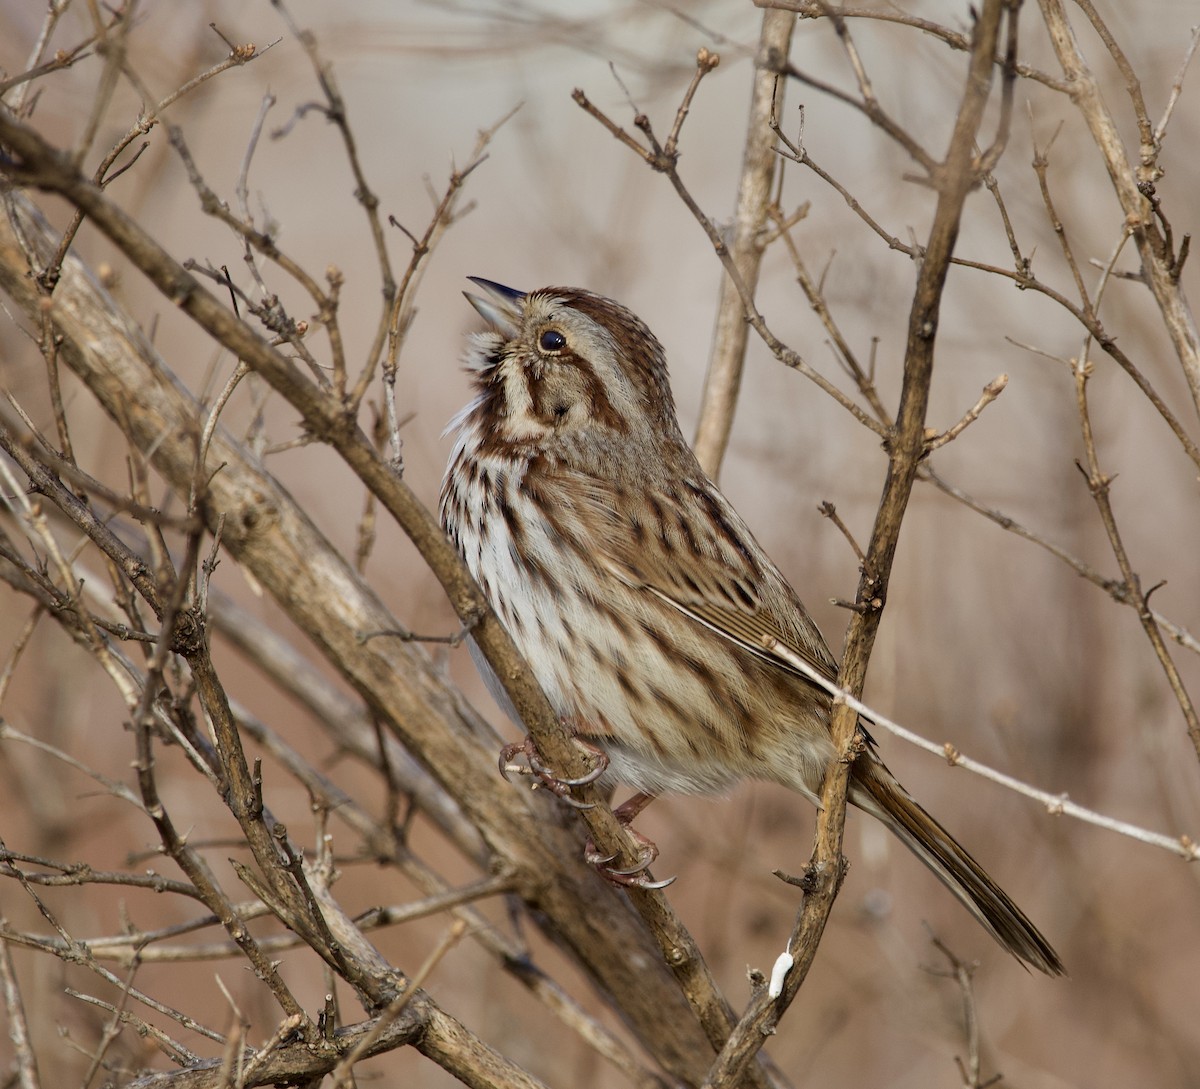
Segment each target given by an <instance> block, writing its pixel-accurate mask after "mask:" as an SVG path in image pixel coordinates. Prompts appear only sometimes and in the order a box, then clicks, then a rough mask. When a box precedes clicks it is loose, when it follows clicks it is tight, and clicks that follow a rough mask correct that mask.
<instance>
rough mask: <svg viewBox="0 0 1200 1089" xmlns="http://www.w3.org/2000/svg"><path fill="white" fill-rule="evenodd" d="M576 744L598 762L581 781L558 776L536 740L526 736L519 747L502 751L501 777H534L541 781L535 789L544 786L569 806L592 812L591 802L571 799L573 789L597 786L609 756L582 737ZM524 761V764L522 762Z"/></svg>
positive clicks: (508, 746) (514, 746)
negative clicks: (513, 775) (542, 755)
mask: <svg viewBox="0 0 1200 1089" xmlns="http://www.w3.org/2000/svg"><path fill="white" fill-rule="evenodd" d="M574 741H575V744H576V745H578V746H580V748H583V749H585V750H586V751H587V753H588V755H589V756H591V757H592V758H593V759H594V761H595V763H594V765H593V767H592V769H591V770H590V771H589V772H588V773H587V774H586V775H581V776H579V777H578V778H575V779H570V778H567V777H566V776H562V775H559V774H557V773H556V772H555V771H554V769H553V768H551V767H550V766H549V765H547V764H546V762H545V761H544V760H543V759H542V757H541V754H540V753H539V752H538V751H537V746H536V745H535V744H534V743H533V738H532V737H531V736H530V735H529V734H526V735H525V740H524V741H521V742H518V743H517V744H516V745H505V746H504V748H502V749H501V750H500V774H501V775H503V776H504V778H505V779H507V778H508V777H509V775H512V774H515V775H534V776H536V777H537V780H538V781H537V782H536V783H534V784H533V785H534V787H535V788H536V787H538V786H544V787H546V789H547V790H549V791H551V792H552V793H553V794H555V795H557V796H558V797H559V798H562V800H563V801H565V802H566V803H567V804H568V805H573V806H574V807H575V808H576V809H591V808H592V805H591V803H590V802H577V801H576V800H575V799H574V798H572V797H571V789H572V788H573V787H580V786H586V785H587V784H588V783H594V782H595V781H596V780H597V779H599V778H600V776H601V775H603V774H604V772H605V771H606V770H607V768H608V754H607V753H605V751H604V750H603V749H601V748H599V747H597V746H596V745H593V744H592V743H591V742H590V741H584V740H583V739H582V738H579V737H576V738H575V739H574ZM522 761H523V762H522Z"/></svg>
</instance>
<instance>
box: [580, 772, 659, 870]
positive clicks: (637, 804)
mask: <svg viewBox="0 0 1200 1089" xmlns="http://www.w3.org/2000/svg"><path fill="white" fill-rule="evenodd" d="M652 801H654V795H653V794H643V793H638V794H635V795H634V796H633V797H632V798H630V799H629V801H627V802H625V803H624V804H622V805H620V806H618V807H617V808H616V809H614V810H613V816H614V817H616V818H617V820H618V822H619V823H620V824H621V827H623V828H624V829H625V831H626V832H628V833H629V834H630V836H632V837H633V842H634V843H635V844H637V848H638V861H637V863H636V865H633V866H630V867H629V868H628V869H624V870H621V869H617V868H615V867H613V866H610V865H609V863H610V862H612V861H613V859H614V858H616V857H617V856H616V855H602V854H601V853H600V852H599V851H598V850H596V845H595V844H594V843H593V842H592V841H591V840H590V839H589V840H588V841H587V843H586V844H585V845H584V848H583V859H584V861H585V862H587V863H588V864H589V865H591V866H595V868H596V870H597V871H598V872H599V874H600V876H601V877H603V878H605V879H606V880H608V881H611V882H612V883H613V884H614V885H620V886H622V887H623V888H629V887H633V888H639V889H665V888H666V887H667V886H668V885H669V884H671V882H672V881H674V880H675V878H673V877H667V878H664V879H663V880H662V881H653V880H651V878H650V875H649V874H648V873H647V872H646V871H647V870H648V869H649V868H650V863H652V862H653V861H654V860H655V859H656V858H658V845H657V844H656V843H654V841H653V840H650V839H648V838H647V837H646V836H643V835H642V833H641V832H639V831H638V830H637V829H636V828H634V827H632V821H633V819H634V817H636V816H637V815H638V814H639V813H640V812H641V811H642V810H643V809H645V808H646V806H648V805H649V804H650V803H651V802H652Z"/></svg>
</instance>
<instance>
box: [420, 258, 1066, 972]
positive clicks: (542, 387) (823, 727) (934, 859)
mask: <svg viewBox="0 0 1200 1089" xmlns="http://www.w3.org/2000/svg"><path fill="white" fill-rule="evenodd" d="M471 279H472V281H473V282H474V283H475V284H477V285H478V286H479V287H480V288H481V289H482V291H483V296H475V295H471V294H467V299H468V300H469V301H470V302H471V303H472V305H473V306H474V307H475V308H476V310H478V311H479V313H480V314H481V315H482V316H483V317H484V318H486V319H487V321H488V322H489V323H490V324H491V326H492V327H493V331H491V332H487V333H479V334H476V335H474V336H473V338H472V340H471V347H470V350H469V352H468V355H467V367H468V369H469V371H470V373H471V376H472V379H473V382H474V387H475V396H474V399H473V400H472V401H471V403H470V404H469V405H468V406H467V407H466V408H465V409H464V410H463V411H462V412H461V413H460V414H459V415H458V416H457V417H456V418H455V419H454V421H453V422H452V423H451V425H450V428H449V430H450V431H453V432H456V433H457V444H456V446H455V449H454V453H453V455H452V457H451V460H450V464H449V467H448V469H447V471H446V476H445V480H444V481H443V484H442V495H441V518H442V524H443V525H444V526H445V528H446V531H447V533H448V534H449V535H450V537H451V538H452V540H453V541H454V543H455V545H456V546H457V547H458V550H459V552H460V553H461V554H462V556H463V558H464V559H465V560H466V562H467V565H468V567H469V568H470V569H471V572H472V574H473V575H474V576H475V578H476V579H477V580H478V582H479V584H480V586H481V587H482V588H483V591H484V593H485V594H486V595H487V597H488V600H489V601H490V602H491V604H492V606H493V608H494V609H495V611H496V613H497V615H498V616H499V617H500V619H501V621H502V623H503V624H504V626H505V627H506V628H507V629H508V632H509V634H510V635H511V636H512V638H513V640H514V641H515V642H516V644H517V646H518V647H519V648H520V649H521V651H522V653H523V654H524V656H525V658H526V659H527V660H528V662H529V665H530V667H531V668H532V669H533V671H534V674H535V675H536V677H537V680H538V683H539V684H540V685H541V687H542V689H543V690H544V691H545V693H546V696H547V697H548V698H549V701H550V703H551V705H552V706H553V707H554V709H555V711H556V712H557V713H558V714H559V715H560V716H562V718H563V720H564V721H565V722H567V723H568V724H569V725H570V726H571V728H572V729H573V731H574V732H575V734H576V736H577V737H579V738H580V739H581V740H582V741H584V742H586V743H590V744H591V745H593V746H595V747H597V748H598V749H599V750H601V751H602V752H603V753H604V754H606V756H607V766H606V768H605V771H604V779H605V781H607V782H622V783H625V784H628V785H630V786H632V787H633V788H634V789H635V790H636V791H638V792H639V793H638V794H636V795H635V796H634V798H633V799H631V800H630V802H629V803H627V804H626V806H623V807H622V811H623V812H622V816H623V817H624V818H625V819H626V820H627V821H628V820H630V819H632V817H633V816H634V815H635V814H636V813H637V812H638V811H639V810H640V809H641V808H642V807H643V806H644V805H645V804H646V803H647V802H648V801H649V800H650V799H651V798H653V797H655V796H656V795H659V794H663V793H685V794H694V793H711V792H716V791H722V790H724V789H726V788H727V787H730V786H731V785H733V784H734V783H736V782H737V781H738V780H740V779H761V780H767V781H770V782H775V783H782V784H783V785H784V786H787V787H790V788H791V789H793V790H795V791H798V792H799V793H800V794H803V795H804V796H805V797H807V798H808V799H809V800H811V801H813V802H817V801H818V798H817V795H818V792H819V791H820V789H821V784H822V779H823V776H824V773H825V769H826V767H827V766H828V764H829V762H830V761H831V760H832V759H834V756H835V753H834V746H833V741H832V737H831V734H830V730H829V716H830V706H831V703H830V697H829V696H828V694H827V693H826V692H825V691H824V690H822V689H821V688H819V687H818V686H817V685H815V684H814V683H813V682H812V681H811V680H809V679H807V678H806V677H805V676H804V675H803V674H802V673H800V672H799V671H798V670H797V669H796V668H795V666H794V665H793V664H790V663H789V662H788V661H787V660H786V656H781V655H779V654H776V653H773V652H772V651H771V650H770V649H769V648H770V647H771V646H783V647H785V648H787V649H788V651H789V652H790V653H791V654H792V655H793V656H796V655H798V656H799V657H800V658H801V659H803V660H804V661H805V662H807V663H809V664H811V665H812V666H813V667H814V668H815V669H816V670H817V671H819V673H820V674H821V675H823V676H825V677H827V678H830V679H831V680H832V679H836V677H837V673H838V663H837V660H836V659H835V658H834V656H833V654H832V653H831V652H830V650H829V648H828V646H826V644H825V640H824V639H823V638H822V636H821V633H820V632H819V631H818V630H817V627H816V625H815V624H814V623H813V621H812V619H811V618H810V617H809V615H808V612H807V610H806V609H805V608H804V605H803V604H802V603H801V601H800V599H799V597H797V595H796V593H795V592H794V591H793V590H792V588H791V586H789V585H788V583H787V581H786V580H785V579H784V577H783V575H782V574H781V573H780V572H779V569H778V568H777V567H776V566H775V565H774V563H772V562H771V560H770V558H769V557H768V556H767V555H766V553H765V552H764V551H763V550H762V548H761V547H760V546H759V544H758V542H757V541H756V540H755V539H754V537H753V536H752V535H751V533H750V530H749V529H748V528H747V527H746V525H745V523H744V522H743V521H742V519H741V518H740V517H739V516H738V514H737V512H736V511H734V509H733V507H732V506H730V504H729V501H728V500H727V499H726V498H725V497H724V496H723V495H722V494H721V492H720V491H718V490H717V487H716V485H715V484H713V482H712V481H711V480H709V478H708V477H707V476H706V475H705V473H704V471H703V470H702V469H701V468H700V465H699V463H698V462H697V461H696V458H695V456H694V455H693V454H692V451H691V449H690V448H689V447H688V444H687V442H686V440H685V439H684V437H683V434H682V433H681V432H680V429H679V424H678V422H677V420H676V417H675V407H674V402H673V399H672V397H671V389H670V386H669V385H668V382H667V365H666V359H665V356H664V353H663V349H662V346H661V345H660V344H659V342H658V341H657V340H656V339H655V338H654V335H653V334H652V333H651V332H650V330H649V329H648V328H647V327H646V326H645V325H644V324H643V323H642V322H641V321H640V320H639V319H638V318H637V317H635V316H634V315H633V314H632V313H630V311H629V310H627V309H626V308H625V307H623V306H621V305H619V304H618V303H615V302H613V301H612V300H610V299H606V298H603V297H601V296H599V295H595V294H592V293H591V292H588V291H582V290H579V289H577V288H558V287H552V288H545V289H543V290H541V291H532V292H528V293H525V292H521V291H514V290H512V289H511V288H507V287H502V286H501V285H500V284H495V283H492V282H490V281H488V280H482V279H477V278H475V277H472V278H471ZM488 673H490V671H489V670H485V675H486V674H488ZM489 683H490V684H491V686H492V689H493V691H495V692H497V693H498V694H499V695H501V697H502V700H503V702H505V703H506V705H507V700H505V699H503V693H502V690H501V689H500V686H499V684H498V683H497V682H496V681H495V678H494V677H491V678H489ZM508 706H509V710H510V711H511V710H512V709H511V705H508ZM849 796H850V801H851V802H852V803H853V804H854V805H856V806H857V807H858V808H860V809H863V810H865V811H866V812H867V813H870V814H871V815H872V816H874V817H877V818H878V819H879V820H881V821H882V822H883V823H884V824H885V825H887V827H888V828H890V829H891V830H892V831H893V832H894V833H895V834H896V835H897V836H898V837H899V838H900V840H901V841H902V842H903V843H904V845H905V846H906V847H908V848H909V849H910V850H911V851H913V853H914V854H916V855H917V857H918V858H920V859H921V861H922V862H924V863H925V865H927V866H928V867H929V868H930V869H931V870H932V871H933V872H934V873H935V874H936V875H937V877H938V878H939V879H940V880H941V881H942V882H943V883H944V884H945V885H946V886H947V887H948V888H949V889H950V891H951V892H953V893H954V895H955V896H957V897H958V899H959V900H961V901H962V903H963V904H964V905H965V906H966V908H967V910H968V911H970V912H971V914H972V915H974V916H975V918H976V919H978V920H979V922H980V923H982V924H983V926H984V927H986V928H987V930H988V931H990V932H991V934H992V935H993V936H994V937H995V938H996V939H997V940H998V941H999V942H1000V943H1001V944H1002V945H1003V946H1005V947H1006V948H1007V949H1008V950H1010V951H1011V952H1012V953H1013V954H1015V955H1016V956H1017V957H1019V958H1020V959H1021V960H1023V961H1025V962H1026V963H1028V964H1030V965H1032V966H1033V967H1035V968H1038V969H1040V970H1041V971H1043V972H1047V973H1049V974H1052V975H1058V974H1061V973H1062V971H1063V966H1062V962H1061V961H1060V960H1059V958H1058V954H1056V953H1055V951H1054V950H1053V949H1052V948H1051V947H1050V944H1049V943H1048V942H1047V941H1046V939H1045V938H1044V937H1042V935H1041V934H1040V933H1039V932H1038V930H1037V929H1036V927H1034V925H1033V924H1032V923H1031V922H1030V921H1029V920H1028V919H1027V918H1026V917H1025V915H1024V914H1023V913H1022V912H1021V910H1020V909H1019V908H1018V907H1017V906H1016V904H1014V903H1013V902H1012V900H1010V899H1009V897H1008V896H1007V895H1006V894H1005V893H1004V891H1003V890H1002V889H1001V888H1000V887H999V886H998V885H996V883H995V882H994V881H993V880H992V879H991V878H990V877H989V876H988V875H987V874H986V873H985V872H984V870H983V869H982V868H981V867H980V866H979V864H978V863H976V862H975V860H974V859H973V858H972V857H971V856H970V855H969V854H968V853H967V852H966V851H965V850H964V849H963V848H962V847H961V846H959V844H958V843H957V842H956V841H955V840H954V838H953V837H952V836H951V835H950V834H949V833H948V832H947V831H946V830H945V829H944V828H942V826H941V825H940V824H938V822H937V821H935V820H934V819H933V818H932V817H931V816H930V815H929V814H928V813H926V812H925V810H924V809H922V808H921V807H920V806H919V805H918V804H917V803H916V802H915V801H914V800H913V799H912V797H910V796H909V794H908V792H907V791H905V790H904V788H903V787H902V786H901V785H900V784H899V783H898V782H897V781H896V779H895V777H894V776H893V775H892V774H891V772H889V771H888V769H887V767H886V766H885V765H884V764H883V762H882V761H881V760H880V759H879V757H878V756H877V755H876V753H875V750H874V747H873V745H871V744H868V745H867V747H866V750H865V751H864V752H863V753H862V755H861V756H860V757H859V758H858V759H857V760H856V761H855V762H854V764H853V765H852V775H851V781H850V790H849Z"/></svg>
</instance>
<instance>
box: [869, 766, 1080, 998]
mask: <svg viewBox="0 0 1200 1089" xmlns="http://www.w3.org/2000/svg"><path fill="white" fill-rule="evenodd" d="M850 801H851V802H852V803H853V804H854V805H856V806H858V808H859V809H862V810H863V811H864V812H867V813H870V814H871V816H873V817H877V818H878V819H879V820H881V821H882V822H883V823H884V824H886V825H887V826H888V828H890V829H891V830H892V831H893V832H895V833H896V835H897V836H898V837H899V838H900V841H901V842H902V843H903V844H904V846H905V847H907V848H908V849H909V850H910V851H912V853H913V854H915V855H916V856H917V858H919V859H920V860H921V861H922V862H924V863H925V865H926V866H928V867H929V868H930V869H931V870H932V871H933V872H934V874H936V875H937V878H938V880H939V881H941V882H942V884H943V885H945V886H946V888H948V889H949V890H950V891H951V892H952V893H954V895H955V896H957V897H958V899H959V900H961V901H962V903H963V905H964V906H965V907H966V909H967V910H968V911H969V912H970V913H971V914H972V915H974V916H975V918H976V919H978V920H979V922H980V923H982V924H983V926H984V927H985V928H986V929H987V931H988V932H989V933H990V934H991V935H992V937H994V938H995V939H996V940H997V941H998V942H999V943H1000V944H1001V945H1003V946H1004V948H1005V949H1007V950H1008V951H1009V952H1010V953H1012V954H1013V956H1015V957H1018V958H1019V959H1020V960H1023V961H1024V962H1025V963H1026V964H1028V965H1030V966H1031V967H1033V968H1037V969H1038V970H1039V971H1041V972H1045V973H1046V974H1047V975H1051V976H1061V975H1064V974H1065V972H1066V969H1064V968H1063V964H1062V961H1061V960H1059V958H1058V954H1057V953H1056V952H1055V951H1054V949H1053V948H1052V947H1051V945H1050V943H1049V942H1048V941H1046V939H1045V938H1044V937H1043V936H1042V935H1041V933H1040V932H1039V931H1038V928H1037V927H1036V926H1034V925H1033V923H1031V922H1030V921H1029V920H1028V919H1027V918H1026V917H1025V913H1024V912H1023V911H1022V910H1021V909H1020V908H1019V907H1017V905H1016V904H1014V903H1013V902H1012V900H1010V899H1009V897H1008V894H1007V893H1006V892H1005V891H1004V890H1003V889H1002V888H1000V886H999V885H997V884H996V882H995V881H993V880H992V879H991V878H990V877H989V876H988V875H987V873H986V872H984V869H983V867H982V866H980V865H979V863H978V862H976V861H975V859H973V858H972V857H971V856H970V855H969V854H967V852H966V851H965V850H964V849H963V848H962V847H961V846H960V845H959V843H958V842H957V841H956V840H955V838H954V837H953V836H952V835H950V833H949V832H947V831H946V829H944V828H943V827H942V826H941V825H940V824H938V822H937V821H936V820H934V819H933V817H931V816H930V815H929V814H928V813H926V812H925V810H924V809H922V808H921V807H920V806H919V805H918V804H917V803H916V802H915V801H914V800H913V799H912V797H911V796H910V795H909V793H908V791H906V790H905V789H904V787H902V786H901V785H900V784H899V783H898V782H897V781H896V778H895V776H893V775H892V773H891V772H890V771H888V769H887V767H886V766H885V765H884V764H883V762H882V761H881V760H879V759H877V758H873V756H872V754H864V755H863V756H862V757H860V758H859V759H858V760H857V761H856V762H855V764H854V769H853V778H852V779H851V781H850Z"/></svg>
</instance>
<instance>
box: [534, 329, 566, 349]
mask: <svg viewBox="0 0 1200 1089" xmlns="http://www.w3.org/2000/svg"><path fill="white" fill-rule="evenodd" d="M566 346H567V338H566V337H565V336H563V335H562V333H560V332H559V331H558V330H557V329H547V330H546V331H545V332H544V333H543V334H542V335H541V336H540V337H538V347H539V348H541V349H542V351H543V352H561V351H562V350H563V349H564V348H565V347H566Z"/></svg>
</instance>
